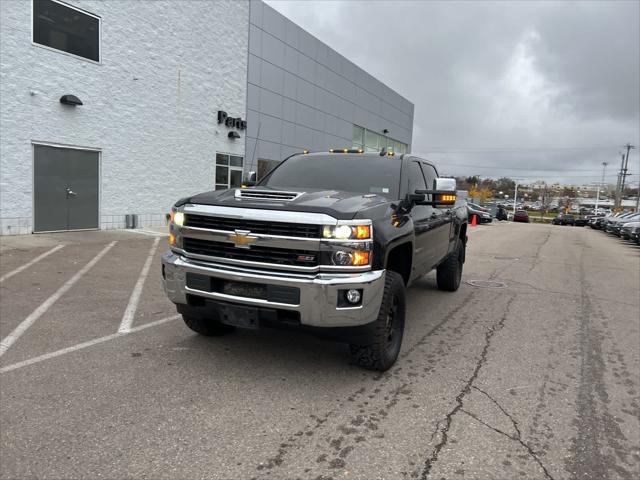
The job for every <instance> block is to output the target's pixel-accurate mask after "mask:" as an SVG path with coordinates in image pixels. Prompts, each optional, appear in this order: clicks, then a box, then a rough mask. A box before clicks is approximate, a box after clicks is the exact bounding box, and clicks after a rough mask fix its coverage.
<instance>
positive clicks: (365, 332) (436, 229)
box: [162, 149, 467, 371]
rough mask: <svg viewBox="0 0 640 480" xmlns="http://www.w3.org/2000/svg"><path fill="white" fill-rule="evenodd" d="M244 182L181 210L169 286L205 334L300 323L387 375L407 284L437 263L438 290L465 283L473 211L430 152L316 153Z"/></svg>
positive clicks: (165, 274) (172, 237)
mask: <svg viewBox="0 0 640 480" xmlns="http://www.w3.org/2000/svg"><path fill="white" fill-rule="evenodd" d="M252 183H254V182H252ZM244 187H247V186H246V185H244V186H243V188H239V189H232V190H218V191H212V192H206V193H201V194H199V195H195V196H192V197H189V198H184V199H181V200H179V201H178V202H176V204H175V205H174V206H173V207H172V210H171V213H170V223H169V229H170V232H169V245H170V249H169V250H168V251H167V252H166V253H164V255H163V256H162V278H163V282H164V288H165V291H166V293H167V295H168V297H169V298H170V299H171V301H172V302H173V303H175V304H176V306H177V310H178V313H180V314H182V317H183V319H184V321H185V323H186V325H187V326H188V327H189V328H190V329H191V330H193V331H195V332H197V333H199V334H202V335H207V336H220V335H224V334H227V333H229V332H231V331H233V329H234V328H235V327H244V328H260V327H275V328H291V329H298V330H302V331H306V332H310V333H314V334H320V335H325V336H328V337H331V338H334V339H338V340H341V341H344V342H346V343H348V344H349V347H350V352H351V356H352V359H353V362H354V363H356V364H357V365H360V366H362V367H364V368H367V369H371V370H379V371H384V370H387V369H388V368H389V367H391V366H392V365H393V363H394V362H395V360H396V359H397V357H398V354H399V352H400V347H401V344H402V336H403V332H404V323H405V312H406V308H407V307H406V300H405V291H406V289H407V287H408V286H409V285H410V284H411V283H412V282H413V281H415V280H416V279H419V278H420V277H422V276H423V275H425V274H426V273H428V272H430V271H431V270H433V269H436V270H437V276H436V279H437V286H438V288H439V289H441V290H447V291H455V290H457V289H458V287H459V285H460V280H461V275H462V268H463V264H464V261H465V247H466V243H467V209H466V207H465V206H464V204H463V203H458V202H456V190H455V180H453V179H449V178H439V177H438V173H437V171H436V168H435V166H434V165H433V164H432V163H430V162H429V161H427V160H425V159H423V158H419V157H416V156H413V155H410V154H403V155H397V156H396V155H394V154H393V153H392V152H386V151H384V150H383V151H382V152H380V153H363V152H362V150H350V149H340V150H330V151H329V152H324V153H308V152H306V151H305V152H304V153H300V154H296V155H292V156H290V157H288V158H287V159H286V160H284V161H283V162H281V163H280V164H279V165H278V166H277V167H276V168H274V169H273V170H272V171H271V172H269V173H268V174H267V175H266V176H265V177H264V178H263V179H262V180H261V181H260V182H259V183H257V184H253V186H250V187H248V188H244ZM416 313H418V312H416Z"/></svg>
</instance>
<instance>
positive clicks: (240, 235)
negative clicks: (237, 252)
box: [227, 230, 258, 248]
mask: <svg viewBox="0 0 640 480" xmlns="http://www.w3.org/2000/svg"><path fill="white" fill-rule="evenodd" d="M250 233H251V232H250V231H249V230H236V231H235V233H232V234H231V235H229V236H228V237H227V238H228V239H229V241H230V242H233V243H234V244H235V246H236V247H237V248H251V244H252V243H254V242H255V241H256V240H258V237H252V236H251V235H249V234H250Z"/></svg>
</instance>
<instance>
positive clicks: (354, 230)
mask: <svg viewBox="0 0 640 480" xmlns="http://www.w3.org/2000/svg"><path fill="white" fill-rule="evenodd" d="M322 236H323V238H333V239H336V240H368V239H370V238H371V224H370V223H363V224H353V225H350V224H346V223H338V225H325V226H324V227H323V229H322Z"/></svg>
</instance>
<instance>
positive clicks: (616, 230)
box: [607, 213, 640, 237]
mask: <svg viewBox="0 0 640 480" xmlns="http://www.w3.org/2000/svg"><path fill="white" fill-rule="evenodd" d="M637 221H640V213H632V214H631V215H627V216H624V217H623V216H622V215H621V216H620V217H618V219H617V221H614V222H610V223H609V225H608V227H607V232H608V233H613V234H614V235H616V236H618V237H619V236H620V231H621V230H622V226H623V225H624V224H625V223H629V222H637Z"/></svg>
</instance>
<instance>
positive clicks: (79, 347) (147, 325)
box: [0, 315, 180, 373]
mask: <svg viewBox="0 0 640 480" xmlns="http://www.w3.org/2000/svg"><path fill="white" fill-rule="evenodd" d="M177 318H180V315H172V316H171V317H167V318H163V319H160V320H156V321H155V322H150V323H145V324H144V325H140V326H138V327H134V328H132V329H131V330H129V331H128V332H125V333H120V332H118V333H112V334H111V335H107V336H105V337H100V338H96V339H94V340H89V341H88V342H84V343H79V344H77V345H73V346H72V347H67V348H63V349H61V350H56V351H55V352H51V353H45V354H44V355H40V356H38V357H33V358H30V359H28V360H23V361H22V362H18V363H13V364H11V365H7V366H6V367H2V368H0V373H6V372H10V371H11V370H16V369H18V368H22V367H26V366H28V365H33V364H34V363H39V362H42V361H44V360H49V359H50V358H55V357H59V356H60V355H64V354H66V353H71V352H76V351H78V350H82V349H83V348H87V347H91V346H93V345H97V344H99V343H104V342H107V341H109V340H113V339H114V338H118V337H123V336H125V335H127V334H129V333H134V332H139V331H140V330H144V329H145V328H150V327H155V326H157V325H162V324H163V323H167V322H170V321H172V320H176V319H177Z"/></svg>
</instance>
